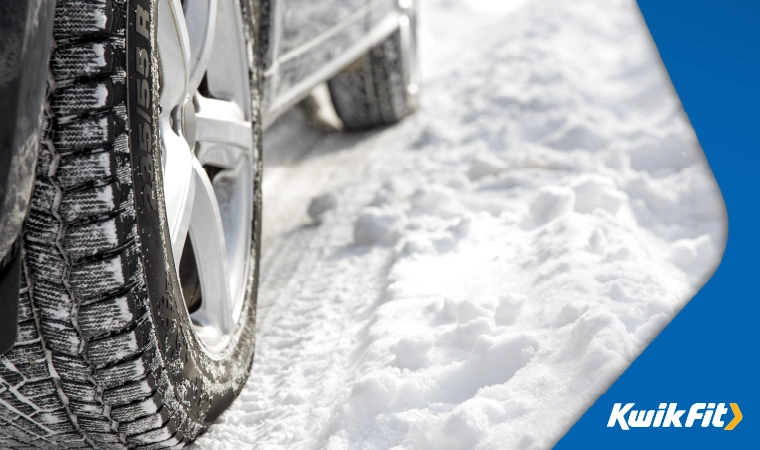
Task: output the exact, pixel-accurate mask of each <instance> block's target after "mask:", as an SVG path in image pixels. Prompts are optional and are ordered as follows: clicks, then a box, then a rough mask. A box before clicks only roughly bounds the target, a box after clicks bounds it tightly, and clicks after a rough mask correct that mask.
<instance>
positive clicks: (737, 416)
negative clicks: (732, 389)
mask: <svg viewBox="0 0 760 450" xmlns="http://www.w3.org/2000/svg"><path fill="white" fill-rule="evenodd" d="M731 411H733V412H734V419H733V420H732V421H731V422H729V423H728V425H726V428H724V430H729V431H731V430H733V429H734V428H736V426H737V425H739V422H741V421H742V417H743V416H742V411H741V410H740V409H739V405H738V404H736V403H731Z"/></svg>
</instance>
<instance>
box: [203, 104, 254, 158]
mask: <svg viewBox="0 0 760 450" xmlns="http://www.w3.org/2000/svg"><path fill="white" fill-rule="evenodd" d="M197 99H198V104H199V105H200V108H199V111H198V112H197V113H196V118H195V119H196V136H197V141H198V142H199V144H200V145H199V149H198V159H199V160H200V162H201V164H203V165H207V164H209V165H213V166H216V167H221V168H234V167H237V164H238V163H239V161H240V158H241V156H243V155H244V154H250V150H251V148H252V147H253V134H252V130H251V123H250V122H248V121H246V120H245V117H244V115H243V111H242V110H241V109H240V108H239V107H238V106H237V105H236V104H235V103H232V102H228V101H224V100H216V99H210V98H205V97H202V96H200V95H199V96H197Z"/></svg>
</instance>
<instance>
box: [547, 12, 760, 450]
mask: <svg viewBox="0 0 760 450" xmlns="http://www.w3.org/2000/svg"><path fill="white" fill-rule="evenodd" d="M600 1H603V0H600ZM638 3H639V8H640V9H641V12H642V14H643V16H644V19H645V21H646V23H647V26H648V27H649V30H650V32H651V33H652V37H653V38H654V41H655V43H656V45H657V48H658V50H659V52H660V55H661V57H662V60H663V62H664V64H665V67H666V68H667V70H668V73H669V74H670V77H671V80H672V81H673V85H674V86H675V88H676V91H677V92H678V95H679V97H680V98H681V102H682V103H683V105H684V109H685V110H686V113H687V115H688V116H689V119H690V120H691V123H692V125H693V126H694V130H695V131H696V133H697V137H698V138H699V142H700V143H701V145H702V148H703V149H704V152H705V155H706V156H707V161H708V162H709V164H710V167H711V169H712V171H713V173H714V174H715V177H716V179H717V181H718V185H719V186H720V188H721V192H722V194H723V198H724V200H725V202H726V208H727V210H728V220H729V231H728V244H727V247H726V252H725V254H724V257H723V261H722V263H721V265H720V266H719V268H718V270H717V271H716V273H715V275H713V277H712V279H711V280H710V281H709V282H708V283H707V284H706V285H705V286H704V288H702V290H701V291H700V292H699V293H698V294H697V295H696V296H695V297H694V298H693V299H692V300H691V301H690V302H689V303H688V304H687V306H686V307H685V308H684V309H683V310H682V311H681V313H680V314H678V315H677V316H676V318H675V319H674V320H673V321H672V322H671V323H670V325H668V326H667V327H666V328H665V330H664V331H663V332H662V333H661V334H660V335H659V336H658V337H657V338H656V339H655V340H654V341H653V342H652V343H651V344H650V345H649V347H647V349H646V350H645V351H644V352H643V353H642V354H641V356H639V358H637V359H636V361H634V363H633V364H632V365H631V366H630V367H629V368H628V370H627V371H626V372H625V373H623V375H621V377H620V378H619V379H618V381H617V382H615V384H613V385H612V387H610V389H609V390H608V391H607V393H606V394H604V395H602V396H601V397H600V398H599V399H598V400H597V401H596V403H595V404H594V405H593V406H592V407H591V408H590V409H589V410H588V411H587V412H586V414H585V415H584V416H583V417H582V418H581V419H580V420H579V421H578V422H577V423H576V424H575V425H574V426H573V427H572V428H571V429H570V431H569V432H568V433H567V435H565V437H564V438H563V439H562V440H561V441H560V442H559V444H558V448H641V446H642V445H645V446H648V447H649V448H660V447H671V448H760V443H759V442H758V439H757V438H756V437H755V436H754V435H755V432H756V430H758V429H760V422H759V421H758V410H759V409H760V407H759V406H760V405H758V391H759V390H760V389H759V388H758V385H760V376H759V375H758V372H757V369H756V367H757V363H758V359H760V349H759V348H758V346H757V345H756V344H757V342H758V329H760V314H758V302H760V299H758V292H757V288H756V283H757V281H756V280H760V277H759V276H758V269H759V268H760V262H759V261H758V257H759V256H760V245H758V244H759V241H760V239H759V238H758V236H759V235H760V223H758V220H757V217H758V212H757V210H758V207H760V201H758V197H757V194H758V191H759V190H758V187H757V186H758V180H760V141H759V140H758V135H759V134H760V112H759V111H760V88H759V87H758V86H760V1H755V0H743V1H739V0H724V1H715V0H713V1H706V0H639V1H638ZM616 402H621V403H630V402H635V403H636V404H637V406H641V407H642V409H656V408H657V405H658V404H659V403H661V402H678V403H679V407H680V408H688V406H690V405H691V404H692V403H696V402H725V403H727V404H728V403H729V402H734V403H738V404H739V406H740V407H741V410H742V413H743V416H744V419H743V421H742V422H741V423H740V424H739V425H738V426H737V427H736V428H735V429H734V430H733V431H723V430H722V429H716V428H712V427H710V428H700V427H697V428H690V429H686V428H681V429H678V428H676V429H673V428H652V429H632V430H630V431H622V430H620V429H619V428H617V427H616V428H607V419H608V418H609V415H610V412H611V410H612V405H613V404H614V403H616ZM726 406H728V405H726ZM731 417H732V414H731V413H730V412H729V413H728V414H726V417H725V419H728V420H730V419H731ZM684 418H685V416H684Z"/></svg>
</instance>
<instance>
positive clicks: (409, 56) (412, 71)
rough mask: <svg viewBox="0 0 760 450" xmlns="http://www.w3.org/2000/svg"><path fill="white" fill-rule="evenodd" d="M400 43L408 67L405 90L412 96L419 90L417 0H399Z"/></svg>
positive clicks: (415, 95)
mask: <svg viewBox="0 0 760 450" xmlns="http://www.w3.org/2000/svg"><path fill="white" fill-rule="evenodd" d="M399 9H400V10H401V16H400V19H399V21H400V23H399V25H400V29H401V43H402V45H403V46H404V48H403V54H404V58H405V59H406V61H404V63H405V67H407V68H408V70H407V72H406V74H405V78H406V79H405V80H404V81H405V82H406V90H407V93H408V94H409V95H410V96H411V97H412V98H415V99H416V98H417V95H418V94H419V91H420V72H419V60H418V56H417V0H399Z"/></svg>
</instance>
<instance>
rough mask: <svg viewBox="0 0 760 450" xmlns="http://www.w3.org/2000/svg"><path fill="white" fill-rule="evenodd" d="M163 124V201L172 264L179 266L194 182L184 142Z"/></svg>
mask: <svg viewBox="0 0 760 450" xmlns="http://www.w3.org/2000/svg"><path fill="white" fill-rule="evenodd" d="M163 121H164V122H167V123H166V124H165V126H162V127H161V143H162V145H163V153H164V164H165V167H164V198H165V201H166V219H167V221H168V222H169V236H171V240H172V253H173V254H174V263H175V264H176V265H177V267H179V261H180V258H181V257H182V250H183V248H184V245H185V239H186V237H187V230H188V228H189V226H190V220H191V213H192V210H193V198H194V197H195V184H196V180H195V177H194V175H193V159H194V158H193V154H192V153H191V152H190V149H189V148H188V147H187V141H185V140H184V139H183V138H182V137H180V136H178V135H177V134H176V133H174V131H173V130H172V129H171V127H170V126H169V124H168V121H169V119H168V118H164V119H163Z"/></svg>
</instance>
